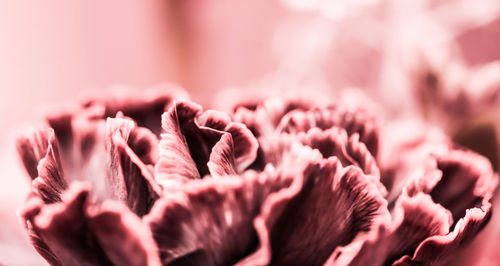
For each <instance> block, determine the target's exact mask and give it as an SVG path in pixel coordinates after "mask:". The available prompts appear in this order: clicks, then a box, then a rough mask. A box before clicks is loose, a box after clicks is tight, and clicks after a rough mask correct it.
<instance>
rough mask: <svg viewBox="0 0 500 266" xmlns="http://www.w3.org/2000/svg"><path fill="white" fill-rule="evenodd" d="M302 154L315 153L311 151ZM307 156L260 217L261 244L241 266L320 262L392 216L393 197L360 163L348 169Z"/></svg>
mask: <svg viewBox="0 0 500 266" xmlns="http://www.w3.org/2000/svg"><path fill="white" fill-rule="evenodd" d="M301 156H303V158H307V157H309V158H315V156H314V155H313V154H308V153H307V152H306V150H303V151H302V155H301ZM316 160H317V159H316ZM305 161H306V162H309V164H308V165H307V166H306V167H305V168H304V169H303V170H304V171H303V172H301V171H300V169H298V168H297V166H296V167H295V168H293V170H295V171H293V172H294V173H295V175H296V178H295V181H294V183H293V184H292V185H291V186H290V188H288V189H286V190H284V191H283V192H280V193H279V194H276V195H273V196H272V197H269V199H268V200H267V201H266V202H265V203H264V206H263V211H262V213H261V215H259V216H258V217H257V218H256V220H255V221H254V225H255V227H256V230H257V232H258V234H259V240H260V247H259V249H258V250H257V251H256V252H255V253H253V254H252V255H250V256H249V257H247V258H246V259H245V260H243V261H242V262H241V265H262V264H272V265H290V264H293V265H319V264H322V263H324V262H325V261H326V260H327V258H328V257H329V256H330V254H331V253H332V252H333V251H334V250H335V248H336V247H338V246H343V245H347V244H348V243H350V242H351V241H352V240H353V239H354V238H355V237H356V236H357V235H358V234H359V233H365V232H367V231H370V230H371V229H372V227H374V225H375V224H378V223H379V221H382V220H387V219H388V217H389V213H388V210H387V202H386V201H385V200H384V199H383V197H382V195H381V194H380V193H379V191H378V189H377V188H376V185H375V184H373V183H371V182H369V181H368V179H367V178H366V177H365V176H364V175H363V173H362V172H361V170H360V169H359V168H356V167H348V168H345V169H343V168H342V167H341V165H340V163H339V162H338V160H337V159H336V158H334V157H331V158H330V159H328V160H325V161H324V162H322V163H320V161H314V159H313V161H311V159H306V160H305ZM297 164H300V161H299V162H298V161H295V165H297ZM290 171H292V170H290ZM339 214H342V215H341V216H339ZM339 217H340V218H339Z"/></svg>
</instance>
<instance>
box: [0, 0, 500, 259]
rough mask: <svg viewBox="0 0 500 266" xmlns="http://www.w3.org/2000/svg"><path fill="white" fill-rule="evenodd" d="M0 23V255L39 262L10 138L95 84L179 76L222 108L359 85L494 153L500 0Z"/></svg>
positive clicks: (206, 7) (27, 10)
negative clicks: (25, 221)
mask: <svg viewBox="0 0 500 266" xmlns="http://www.w3.org/2000/svg"><path fill="white" fill-rule="evenodd" d="M0 33H1V35H0V58H1V60H0V99H1V100H2V102H1V104H0V114H1V115H0V127H1V128H2V130H1V131H0V147H1V149H2V150H1V153H0V154H1V155H0V156H1V158H0V159H1V161H0V165H1V167H2V169H5V171H4V174H3V175H2V177H1V178H2V180H1V184H2V189H1V195H0V204H1V206H0V207H1V211H0V214H1V215H2V217H1V218H2V220H5V221H8V223H9V224H12V226H4V227H1V228H0V258H7V260H6V261H1V260H0V261H1V262H3V263H5V264H9V265H10V264H15V265H22V264H24V265H35V264H37V263H39V262H38V261H39V259H38V257H36V255H34V256H32V257H30V256H27V255H26V254H27V253H26V246H27V243H25V236H24V233H23V232H22V231H20V230H17V229H19V226H18V223H17V220H16V219H17V218H16V217H15V216H14V215H13V213H14V211H15V210H16V209H17V208H18V207H19V206H20V205H21V204H22V201H23V200H24V197H25V195H26V192H27V191H28V183H27V181H26V180H25V179H24V178H23V173H20V170H19V167H18V166H19V163H18V162H17V158H15V157H14V155H13V144H12V143H13V136H14V135H15V134H16V132H18V131H17V130H18V129H20V128H21V129H22V128H23V127H26V126H29V125H30V124H31V123H34V121H38V120H39V119H40V116H41V115H42V114H41V111H40V110H42V109H43V108H42V107H41V106H43V105H48V104H54V103H64V102H68V101H75V100H77V99H78V97H79V95H82V94H85V93H87V92H89V91H92V90H102V89H107V88H110V87H112V86H117V85H123V86H127V87H130V88H134V89H137V90H141V89H145V88H148V87H152V86H154V85H156V84H159V83H163V82H174V83H178V84H180V85H182V86H183V87H184V88H186V89H187V90H188V91H189V92H190V93H191V95H192V96H193V98H194V99H195V100H196V101H198V102H200V103H203V104H206V105H209V106H217V107H218V108H227V107H228V106H226V104H227V101H226V99H227V98H229V97H230V98H241V99H248V98H251V97H256V96H255V95H288V96H289V95H303V94H307V95H309V96H311V95H315V94H321V95H324V97H321V99H323V100H324V101H329V100H330V99H331V97H335V95H336V94H337V93H338V92H339V91H340V90H342V89H344V88H360V89H362V90H363V91H364V92H366V94H368V95H369V96H370V97H372V98H374V99H375V100H377V101H378V102H379V103H380V104H381V105H382V106H383V107H384V109H385V110H387V114H386V115H387V116H388V117H414V116H416V115H417V116H419V117H423V118H425V119H427V120H428V121H430V122H431V123H438V124H439V125H440V126H441V127H443V128H444V130H446V131H447V132H448V133H449V134H450V135H451V136H452V137H453V138H455V140H457V141H459V142H460V143H462V144H463V145H466V146H470V147H472V148H474V149H475V150H477V151H479V152H481V153H482V154H485V155H486V156H488V158H489V159H490V160H491V161H492V163H493V164H494V165H495V166H497V165H498V154H497V153H498V148H497V147H498V139H499V138H498V134H497V132H499V130H500V121H499V120H500V118H499V117H500V116H499V109H500V107H499V106H500V105H499V104H500V63H499V61H497V60H500V2H499V1H498V0H480V1H478V0H475V1H473V0H456V1H451V0H419V1H414V0H350V1H342V0H246V1H237V2H235V1H231V0H209V1H207V0H184V1H181V0H170V1H118V0H110V1H83V0H75V1H62V0H61V1H57V0H54V1H50V3H49V2H41V1H28V0H19V1H1V2H0ZM304 88H307V89H304ZM478 138H480V139H483V140H484V141H481V142H477V141H471V140H477V139H478ZM8 223H5V224H8ZM13 228H14V229H13ZM495 230H497V231H498V228H496V229H495ZM28 250H29V251H32V250H31V249H30V248H29V247H28ZM21 257H23V258H24V259H25V260H26V261H25V262H26V263H15V261H14V259H13V258H21ZM9 258H10V260H9ZM17 262H19V261H17Z"/></svg>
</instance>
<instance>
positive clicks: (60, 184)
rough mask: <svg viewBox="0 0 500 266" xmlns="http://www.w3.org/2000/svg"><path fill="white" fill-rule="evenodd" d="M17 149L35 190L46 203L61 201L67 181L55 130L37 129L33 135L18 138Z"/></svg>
mask: <svg viewBox="0 0 500 266" xmlns="http://www.w3.org/2000/svg"><path fill="white" fill-rule="evenodd" d="M17 149H18V152H19V154H20V155H21V159H22V161H23V163H24V165H25V168H26V170H27V171H28V173H29V174H30V176H31V178H32V179H33V181H32V188H33V190H34V192H35V193H36V194H37V195H39V196H40V197H41V198H42V199H43V201H45V202H46V203H53V202H57V201H60V200H61V193H62V191H63V190H64V189H65V188H66V186H67V182H66V180H65V178H64V175H63V168H62V164H61V157H60V155H59V145H58V143H57V140H56V136H55V135H54V131H53V130H52V129H47V130H37V131H35V132H33V135H32V136H31V137H21V138H19V139H18V140H17Z"/></svg>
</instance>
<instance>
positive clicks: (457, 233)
mask: <svg viewBox="0 0 500 266" xmlns="http://www.w3.org/2000/svg"><path fill="white" fill-rule="evenodd" d="M490 217H491V210H490V205H489V204H486V205H484V206H483V207H482V208H472V209H469V210H467V211H466V214H465V217H464V218H462V219H460V220H459V221H458V223H456V225H455V229H454V230H453V232H451V233H449V234H447V235H436V236H433V237H429V238H427V239H426V240H425V241H423V242H422V243H421V244H420V245H419V246H418V247H417V250H416V251H415V254H414V255H413V256H412V257H410V256H404V257H402V258H401V259H399V260H397V261H396V262H395V263H394V265H415V264H421V265H422V264H423V265H443V264H446V263H448V262H449V261H450V260H451V259H453V257H454V256H455V255H456V252H458V251H459V250H460V249H461V248H463V247H464V246H466V245H467V244H468V243H470V241H471V240H472V239H473V238H474V237H475V236H476V234H477V233H479V232H480V231H481V229H483V228H484V226H485V225H486V223H488V221H489V219H490Z"/></svg>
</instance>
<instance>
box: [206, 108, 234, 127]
mask: <svg viewBox="0 0 500 266" xmlns="http://www.w3.org/2000/svg"><path fill="white" fill-rule="evenodd" d="M198 123H199V124H200V126H204V127H209V128H213V129H215V130H219V131H223V130H224V129H225V128H226V126H227V125H229V123H231V117H229V115H228V114H227V113H224V112H220V111H215V110H206V111H205V112H203V113H202V114H201V115H200V116H199V117H198Z"/></svg>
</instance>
